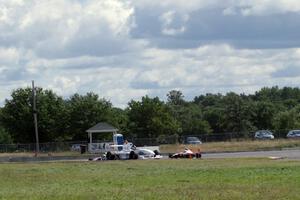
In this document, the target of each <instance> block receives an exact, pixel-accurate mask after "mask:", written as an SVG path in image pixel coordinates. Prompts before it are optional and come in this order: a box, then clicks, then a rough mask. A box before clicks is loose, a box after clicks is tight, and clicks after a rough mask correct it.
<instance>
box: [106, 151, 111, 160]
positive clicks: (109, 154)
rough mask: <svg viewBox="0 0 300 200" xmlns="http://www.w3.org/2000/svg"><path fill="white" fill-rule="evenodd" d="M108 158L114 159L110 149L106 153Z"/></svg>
mask: <svg viewBox="0 0 300 200" xmlns="http://www.w3.org/2000/svg"><path fill="white" fill-rule="evenodd" d="M106 159H107V160H112V154H111V152H110V151H108V152H107V153H106Z"/></svg>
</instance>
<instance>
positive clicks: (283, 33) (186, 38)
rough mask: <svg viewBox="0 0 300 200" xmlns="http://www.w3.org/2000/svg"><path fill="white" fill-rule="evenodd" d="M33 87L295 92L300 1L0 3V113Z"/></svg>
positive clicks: (129, 93)
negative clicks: (286, 89) (290, 89)
mask: <svg viewBox="0 0 300 200" xmlns="http://www.w3.org/2000/svg"><path fill="white" fill-rule="evenodd" d="M31 80H35V82H36V85H38V86H40V87H43V88H47V89H52V90H54V91H55V92H56V93H57V94H59V95H62V96H64V97H66V98H67V97H68V96H69V95H71V94H74V93H75V92H77V93H80V94H85V93H86V92H89V91H93V92H95V93H97V94H99V95H100V96H101V97H105V98H106V99H108V100H110V101H111V102H112V103H113V104H114V105H115V106H118V107H125V106H126V104H127V102H128V101H129V100H130V99H136V100H138V99H140V98H141V96H144V95H146V94H148V95H150V96H159V97H161V98H162V99H165V95H166V93H167V92H168V91H170V90H172V89H178V90H181V91H183V93H184V95H185V96H186V98H187V99H189V100H190V99H192V98H193V97H194V96H196V95H200V94H204V93H206V92H211V93H216V92H221V93H226V92H228V91H234V92H238V93H240V92H244V93H253V92H255V91H256V90H259V89H260V88H261V87H264V86H274V85H278V86H292V87H299V86H300V1H299V0H163V1H162V0H128V1H126V0H43V1H41V0H9V1H8V0H0V105H3V102H4V100H5V99H6V98H9V97H10V93H11V91H12V90H13V89H16V88H19V87H25V86H30V84H31Z"/></svg>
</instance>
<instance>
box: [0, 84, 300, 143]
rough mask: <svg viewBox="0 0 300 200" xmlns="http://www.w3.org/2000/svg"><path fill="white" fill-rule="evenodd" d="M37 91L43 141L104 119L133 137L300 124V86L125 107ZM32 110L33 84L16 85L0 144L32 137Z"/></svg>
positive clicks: (175, 95)
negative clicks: (30, 86) (31, 85)
mask: <svg viewBox="0 0 300 200" xmlns="http://www.w3.org/2000/svg"><path fill="white" fill-rule="evenodd" d="M36 93H37V113H38V121H39V126H38V128H39V135H40V141H41V142H48V141H61V140H85V139H86V138H87V134H86V132H85V130H87V129H88V128H90V127H91V126H93V125H95V124H96V123H98V122H103V121H105V122H108V123H110V124H112V125H114V126H116V127H117V128H118V129H120V131H121V132H122V133H124V134H125V135H128V136H134V137H160V136H169V135H200V134H210V133H225V132H239V133H247V132H250V131H255V130H257V129H271V130H274V131H275V132H286V131H287V130H289V129H296V128H300V104H299V103H300V89H299V88H290V87H284V88H278V87H272V88H262V89H261V90H260V91H257V92H256V93H255V94H251V95H245V94H235V93H232V92H230V93H227V94H225V95H222V94H205V95H199V96H196V97H195V98H194V99H193V100H192V101H186V100H185V98H184V95H183V93H182V92H181V91H177V90H172V91H170V92H169V93H168V94H167V102H163V101H161V100H160V99H159V98H158V97H155V98H151V97H148V96H144V97H142V99H141V100H140V101H134V100H132V101H130V102H129V103H128V107H127V108H126V109H120V108H115V107H113V105H112V104H111V103H110V102H109V101H107V100H106V99H102V98H99V96H98V95H97V94H94V93H87V94H85V95H80V94H74V95H72V96H71V97H70V98H68V99H63V98H62V97H60V96H58V95H56V94H55V93H54V92H53V91H51V90H43V89H42V88H37V92H36ZM32 114H33V110H32V91H31V89H30V88H19V89H17V90H14V91H13V92H12V94H11V98H10V99H7V100H6V101H5V104H4V106H3V107H2V108H0V143H10V142H15V143H23V142H34V140H35V138H34V126H33V115H32Z"/></svg>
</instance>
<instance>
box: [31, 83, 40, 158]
mask: <svg viewBox="0 0 300 200" xmlns="http://www.w3.org/2000/svg"><path fill="white" fill-rule="evenodd" d="M32 101H33V118H34V130H35V140H36V151H35V153H36V156H37V154H38V153H39V151H40V145H39V132H38V122H37V110H36V89H35V87H34V81H32Z"/></svg>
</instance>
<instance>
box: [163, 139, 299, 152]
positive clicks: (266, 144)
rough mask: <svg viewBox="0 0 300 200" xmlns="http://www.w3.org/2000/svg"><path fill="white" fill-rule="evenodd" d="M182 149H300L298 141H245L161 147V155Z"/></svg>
mask: <svg viewBox="0 0 300 200" xmlns="http://www.w3.org/2000/svg"><path fill="white" fill-rule="evenodd" d="M184 147H189V148H190V149H192V150H194V151H197V150H198V149H199V148H200V149H201V151H202V152H237V151H260V150H281V149H284V148H300V140H289V139H278V140H246V141H232V142H208V143H203V144H201V145H183V144H175V145H161V146H160V151H161V152H163V153H170V152H178V151H182V150H183V149H184Z"/></svg>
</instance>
